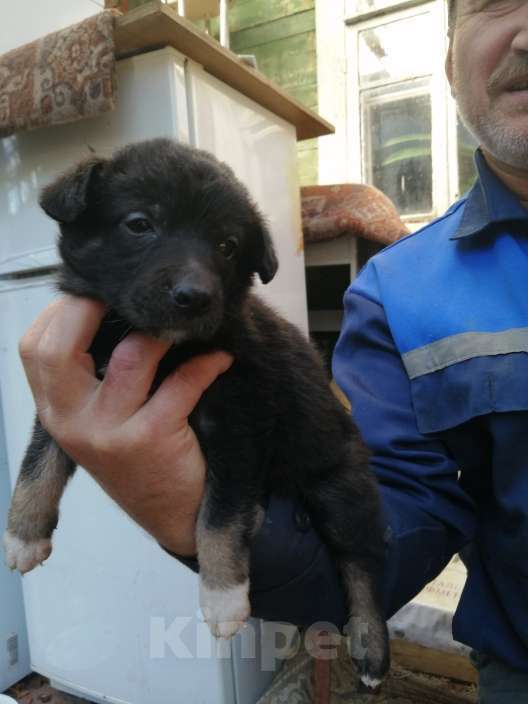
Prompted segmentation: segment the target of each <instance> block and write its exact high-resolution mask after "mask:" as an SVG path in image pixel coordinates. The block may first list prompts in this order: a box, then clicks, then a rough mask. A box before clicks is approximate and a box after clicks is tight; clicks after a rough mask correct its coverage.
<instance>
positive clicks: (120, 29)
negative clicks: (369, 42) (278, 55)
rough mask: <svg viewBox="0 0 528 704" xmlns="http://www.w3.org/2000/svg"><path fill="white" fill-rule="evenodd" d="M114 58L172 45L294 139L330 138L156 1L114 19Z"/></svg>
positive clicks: (317, 122)
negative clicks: (278, 121)
mask: <svg viewBox="0 0 528 704" xmlns="http://www.w3.org/2000/svg"><path fill="white" fill-rule="evenodd" d="M115 42H116V55H117V58H124V57H126V56H130V55H132V54H138V53H142V52H145V51H149V50H153V49H157V48H160V47H164V46H172V47H174V49H176V50H178V51H179V52H181V53H182V54H183V55H184V56H188V57H189V58H190V59H192V60H193V61H196V62H197V63H199V64H201V65H202V66H203V67H204V69H205V70H206V71H208V72H209V73H210V74H211V75H213V76H215V77H216V78H218V79H219V80H221V81H223V82H224V83H226V84H227V85H229V86H231V87H232V88H234V89H235V90H237V91H239V92H240V93H242V94H243V95H245V96H247V97H248V98H251V99H252V100H254V101H255V102H256V103H258V104H259V105H262V106H263V107H265V108H267V109H268V110H270V111H271V112H273V113H275V114H276V115H278V116H279V117H282V118H283V119H284V120H286V121H287V122H289V123H290V124H292V125H294V126H295V128H296V130H297V139H298V140H304V139H312V138H313V137H321V136H323V135H326V134H331V133H332V132H333V131H334V128H333V127H332V125H330V123H328V122H326V120H323V118H321V117H319V115H317V114H315V113H314V112H312V111H311V110H308V109H307V108H306V107H305V106H304V105H301V104H300V103H298V102H297V101H296V100H294V99H292V98H291V97H289V96H288V95H287V94H286V92H284V91H283V90H282V89H281V88H279V87H278V86H277V85H276V84H274V83H273V82H272V81H270V80H269V79H268V78H266V77H265V76H264V75H262V74H261V73H260V72H258V71H255V70H253V69H250V68H249V67H247V66H245V65H244V64H242V63H241V62H240V61H239V60H238V59H237V57H236V55H235V54H234V53H233V52H231V51H229V50H228V49H224V48H223V47H222V46H220V44H219V43H218V42H217V41H215V40H214V39H212V38H211V37H208V36H207V35H206V34H204V33H203V32H200V31H199V30H198V29H197V28H196V27H195V26H194V25H193V24H192V22H189V21H188V20H185V19H183V18H182V17H179V15H178V14H177V13H176V12H175V11H174V10H173V9H171V8H170V7H168V6H167V5H164V4H163V3H161V2H160V1H159V0H154V1H153V2H150V3H148V4H146V5H143V6H141V7H138V8H137V9H136V10H133V11H131V12H129V13H127V14H125V15H123V16H122V17H119V18H118V19H117V21H116V28H115Z"/></svg>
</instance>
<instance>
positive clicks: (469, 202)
mask: <svg viewBox="0 0 528 704" xmlns="http://www.w3.org/2000/svg"><path fill="white" fill-rule="evenodd" d="M475 165H476V167H477V172H478V178H477V181H476V183H475V185H474V186H473V188H472V189H471V190H470V191H469V193H468V195H467V196H466V204H465V207H464V213H463V215H462V219H461V221H460V225H459V226H458V229H457V231H456V232H455V234H454V235H452V237H451V238H450V239H452V240H457V239H461V238H463V237H470V236H472V235H477V234H479V233H480V232H483V231H484V230H486V229H488V228H489V227H490V226H491V225H496V224H498V223H501V224H504V223H507V222H508V223H512V222H519V221H523V222H525V223H528V210H527V209H526V208H525V207H524V206H523V205H522V204H521V202H520V201H519V198H518V197H517V196H516V195H515V194H514V193H513V192H512V191H510V189H509V188H508V187H507V186H506V185H505V184H504V183H503V182H502V181H501V180H500V179H499V178H498V177H497V176H495V174H494V173H493V171H492V170H491V169H490V168H489V166H488V165H487V164H486V160H485V159H484V156H483V155H482V152H481V151H480V149H478V150H477V151H476V152H475Z"/></svg>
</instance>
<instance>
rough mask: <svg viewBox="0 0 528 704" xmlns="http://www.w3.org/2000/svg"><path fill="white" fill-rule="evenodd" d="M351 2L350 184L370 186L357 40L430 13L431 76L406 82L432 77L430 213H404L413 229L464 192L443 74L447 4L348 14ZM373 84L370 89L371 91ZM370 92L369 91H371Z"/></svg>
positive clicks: (439, 0) (432, 0) (431, 0)
mask: <svg viewBox="0 0 528 704" xmlns="http://www.w3.org/2000/svg"><path fill="white" fill-rule="evenodd" d="M352 2H353V0H347V3H346V7H345V17H344V25H345V61H346V74H347V75H346V105H347V109H346V113H347V140H346V141H347V166H346V175H347V178H348V179H349V180H350V181H353V182H354V181H355V182H360V183H367V182H368V181H367V179H366V175H367V174H366V164H365V162H364V150H365V143H364V134H365V129H364V125H363V118H362V107H361V91H362V90H365V89H364V88H361V86H360V83H359V36H360V32H362V31H364V30H366V29H374V28H376V27H378V26H380V25H382V24H390V23H393V22H398V21H400V20H404V19H408V18H412V17H415V16H417V15H421V14H430V15H431V18H432V26H433V28H435V29H434V36H433V37H432V45H431V51H432V52H433V56H435V57H437V59H436V60H435V62H434V66H433V73H432V74H424V73H423V72H422V73H420V72H417V73H416V74H415V75H413V76H409V77H408V78H407V79H405V80H412V79H414V78H416V79H420V78H424V77H427V78H428V77H429V76H430V95H431V145H432V189H433V191H432V211H431V213H427V214H425V213H416V214H413V215H403V216H402V220H404V222H406V223H407V224H408V225H409V226H410V227H411V229H415V228H418V227H420V226H422V225H424V224H426V223H428V222H430V221H431V219H433V218H435V217H438V216H439V215H441V214H442V213H443V212H444V211H445V210H446V209H447V208H448V207H449V206H450V205H451V203H453V202H454V201H455V200H456V199H457V198H458V197H459V196H460V195H461V194H459V193H458V152H457V112H456V105H455V102H454V100H453V98H452V97H451V91H450V87H449V83H448V81H447V77H446V75H445V70H444V63H445V56H446V55H447V50H448V38H447V8H446V3H445V1H444V0H427V1H425V2H424V1H423V0H419V1H417V0H412V1H411V2H399V3H395V5H394V6H392V7H388V8H382V9H379V10H377V11H372V12H368V13H362V14H359V15H353V16H350V10H351V8H352ZM403 82H404V80H402V79H400V80H394V81H387V82H382V83H380V85H379V86H376V87H378V88H379V87H383V86H387V87H391V86H394V85H397V84H398V83H403ZM371 87H375V86H369V88H368V89H370V88H371ZM368 89H367V90H368Z"/></svg>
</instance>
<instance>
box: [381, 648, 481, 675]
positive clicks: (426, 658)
mask: <svg viewBox="0 0 528 704" xmlns="http://www.w3.org/2000/svg"><path fill="white" fill-rule="evenodd" d="M391 659H392V662H393V663H395V664H397V665H401V666H402V667H405V668H406V669H407V670H412V671H414V672H425V673H428V674H430V675H438V676H440V677H449V678H450V679H453V680H458V681H460V682H470V683H473V684H474V683H475V682H476V681H477V672H476V670H475V668H474V667H473V665H472V664H471V663H470V662H469V660H468V659H467V658H466V657H464V656H463V655H457V654H456V653H448V652H445V651H441V650H434V649H433V648H425V647H423V646H421V645H417V644H416V643H410V642H408V641H405V640H392V641H391Z"/></svg>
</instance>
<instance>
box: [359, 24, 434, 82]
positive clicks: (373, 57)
mask: <svg viewBox="0 0 528 704" xmlns="http://www.w3.org/2000/svg"><path fill="white" fill-rule="evenodd" d="M432 39H433V26H432V16H431V14H430V13H426V14H422V15H416V16H414V17H408V18H407V19H403V20H398V21H396V22H388V23H386V24H382V25H379V26H378V27H374V28H372V29H364V30H363V31H361V32H360V33H359V82H360V85H361V87H365V86H368V85H373V84H375V83H388V82H391V81H397V80H401V79H405V78H414V77H415V76H425V75H429V74H431V73H433V63H434V59H435V57H434V52H432V51H431V43H432Z"/></svg>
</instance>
